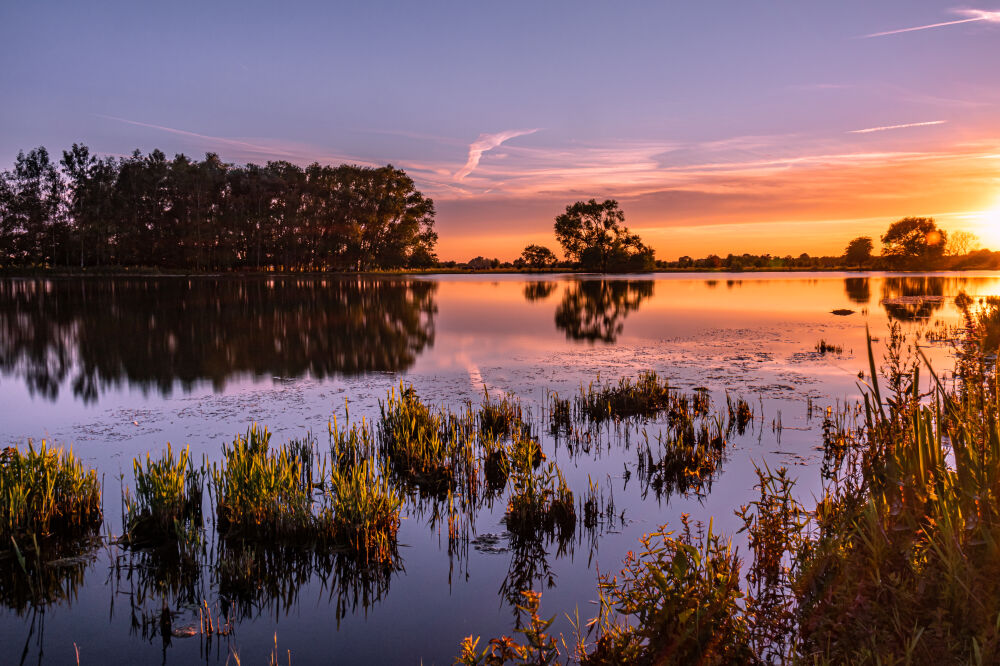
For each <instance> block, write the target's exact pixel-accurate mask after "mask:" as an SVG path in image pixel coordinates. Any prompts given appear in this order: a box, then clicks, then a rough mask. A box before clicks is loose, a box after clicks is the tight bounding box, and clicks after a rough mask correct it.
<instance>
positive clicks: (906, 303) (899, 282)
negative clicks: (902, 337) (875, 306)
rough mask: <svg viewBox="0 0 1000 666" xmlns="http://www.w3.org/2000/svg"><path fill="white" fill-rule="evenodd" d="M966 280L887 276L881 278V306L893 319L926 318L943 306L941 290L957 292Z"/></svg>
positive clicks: (943, 297)
mask: <svg viewBox="0 0 1000 666" xmlns="http://www.w3.org/2000/svg"><path fill="white" fill-rule="evenodd" d="M965 282H966V280H965V279H964V278H945V277H941V276H934V275H930V276H928V275H920V276H907V277H887V278H885V279H884V280H883V281H882V301H881V303H882V307H883V308H885V313H886V314H887V315H888V316H889V318H890V319H893V320H895V321H917V320H923V319H930V317H931V315H933V314H934V313H935V312H937V311H938V310H940V309H941V308H942V307H944V303H945V293H946V290H947V293H951V294H954V293H957V292H958V291H959V289H960V287H961V286H962V285H964V284H965Z"/></svg>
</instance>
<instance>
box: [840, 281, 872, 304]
mask: <svg viewBox="0 0 1000 666" xmlns="http://www.w3.org/2000/svg"><path fill="white" fill-rule="evenodd" d="M844 291H845V292H846V293H847V298H849V299H850V300H851V302H852V303H857V304H858V305H868V304H869V303H871V300H872V289H871V284H870V280H869V279H868V278H866V277H861V278H845V279H844Z"/></svg>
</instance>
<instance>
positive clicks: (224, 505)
mask: <svg viewBox="0 0 1000 666" xmlns="http://www.w3.org/2000/svg"><path fill="white" fill-rule="evenodd" d="M270 440H271V433H270V432H268V430H267V428H261V427H259V426H257V424H253V425H252V426H250V428H249V429H248V430H247V432H246V435H237V436H236V439H235V440H234V441H233V443H232V445H227V446H223V449H222V464H221V466H216V465H213V466H212V472H211V477H212V488H213V491H214V495H215V500H216V521H217V526H218V530H219V533H220V534H221V535H222V536H224V537H239V538H246V539H288V540H307V541H310V540H316V539H322V538H325V537H328V536H330V535H329V534H328V530H327V529H324V527H325V526H323V525H320V524H318V523H317V521H316V518H315V516H314V514H313V490H314V488H315V485H314V483H313V473H314V470H313V464H312V452H311V447H310V446H309V445H308V444H307V443H305V442H294V441H293V442H291V443H290V444H287V445H284V446H281V447H278V448H277V449H271V448H270ZM320 478H322V475H321V476H320Z"/></svg>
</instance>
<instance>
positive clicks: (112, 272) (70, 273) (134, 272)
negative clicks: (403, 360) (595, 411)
mask: <svg viewBox="0 0 1000 666" xmlns="http://www.w3.org/2000/svg"><path fill="white" fill-rule="evenodd" d="M998 270H1000V269H993V268H982V267H974V268H973V267H970V268H918V269H896V268H893V269H890V268H860V269H859V268H845V267H833V268H827V267H801V268H799V267H794V268H784V267H782V268H765V267H762V268H757V267H753V268H744V269H739V270H734V269H727V268H662V269H657V270H653V271H643V272H631V273H628V272H621V273H612V272H608V273H599V272H595V271H589V270H583V269H579V268H552V269H543V270H525V269H518V268H488V269H482V270H471V269H462V268H435V269H416V270H415V269H398V270H372V271H333V270H331V271H323V270H320V271H256V270H247V271H190V270H179V269H178V270H171V269H166V268H150V267H136V268H110V267H109V268H87V269H78V270H70V269H66V268H65V267H60V268H36V269H24V268H18V269H15V268H9V269H4V268H0V277H7V278H10V277H39V278H53V277H57V278H71V277H150V278H152V277H199V278H200V277H283V278H284V277H303V278H306V277H319V278H322V277H348V276H408V275H417V276H432V275H524V276H532V275H538V276H545V275H590V276H599V277H621V276H629V275H633V276H650V275H657V274H692V275H698V274H700V275H746V274H759V273H866V274H891V273H975V272H997V271H998Z"/></svg>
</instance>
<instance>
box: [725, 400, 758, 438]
mask: <svg viewBox="0 0 1000 666" xmlns="http://www.w3.org/2000/svg"><path fill="white" fill-rule="evenodd" d="M726 411H727V412H728V415H729V421H728V425H727V426H726V432H728V433H732V432H733V431H734V430H735V431H736V433H737V434H739V435H742V434H744V433H745V432H746V429H747V426H748V425H750V424H751V423H752V422H753V419H754V413H753V408H752V407H751V406H750V404H749V403H748V402H747V401H746V400H744V399H743V397H742V396H739V397H737V398H736V399H735V400H734V399H733V398H732V397H730V395H729V393H726Z"/></svg>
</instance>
